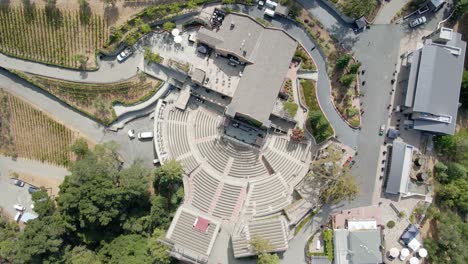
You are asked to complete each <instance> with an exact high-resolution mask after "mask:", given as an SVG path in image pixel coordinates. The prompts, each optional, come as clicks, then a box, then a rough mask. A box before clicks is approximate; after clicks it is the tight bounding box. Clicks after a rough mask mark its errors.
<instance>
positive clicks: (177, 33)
mask: <svg viewBox="0 0 468 264" xmlns="http://www.w3.org/2000/svg"><path fill="white" fill-rule="evenodd" d="M179 33H180V31H179V30H178V29H177V28H174V29H173V30H172V31H171V34H172V36H174V37H175V36H178V35H179Z"/></svg>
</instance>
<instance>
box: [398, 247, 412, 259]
mask: <svg viewBox="0 0 468 264" xmlns="http://www.w3.org/2000/svg"><path fill="white" fill-rule="evenodd" d="M409 253H410V252H409V249H407V248H404V249H402V250H401V252H400V259H401V260H402V261H403V260H405V259H406V258H407V257H408V256H409Z"/></svg>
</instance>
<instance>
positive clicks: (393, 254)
mask: <svg viewBox="0 0 468 264" xmlns="http://www.w3.org/2000/svg"><path fill="white" fill-rule="evenodd" d="M399 254H400V251H399V250H398V248H391V249H390V257H392V258H396V257H398V255H399Z"/></svg>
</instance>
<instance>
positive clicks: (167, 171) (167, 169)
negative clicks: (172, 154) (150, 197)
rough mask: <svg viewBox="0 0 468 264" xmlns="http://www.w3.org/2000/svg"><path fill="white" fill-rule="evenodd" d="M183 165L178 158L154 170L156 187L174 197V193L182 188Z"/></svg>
mask: <svg viewBox="0 0 468 264" xmlns="http://www.w3.org/2000/svg"><path fill="white" fill-rule="evenodd" d="M182 173H183V169H182V165H181V164H180V162H178V161H176V160H170V161H169V162H166V163H164V165H162V166H161V167H159V168H157V169H156V170H155V172H154V188H155V189H156V190H157V192H158V193H159V194H161V195H162V196H164V197H167V198H169V201H170V200H171V199H173V197H172V196H173V195H177V194H176V192H177V190H178V189H179V188H182V187H183V185H182Z"/></svg>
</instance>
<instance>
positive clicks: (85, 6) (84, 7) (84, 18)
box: [79, 0, 92, 25]
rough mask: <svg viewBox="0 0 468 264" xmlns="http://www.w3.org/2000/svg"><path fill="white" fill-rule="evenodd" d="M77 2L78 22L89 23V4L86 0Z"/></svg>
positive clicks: (90, 13)
mask: <svg viewBox="0 0 468 264" xmlns="http://www.w3.org/2000/svg"><path fill="white" fill-rule="evenodd" d="M79 4H80V11H79V14H80V22H81V23H82V24H85V25H87V24H89V21H90V20H91V15H92V11H91V7H90V6H89V3H88V2H87V1H86V0H80V1H79Z"/></svg>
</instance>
